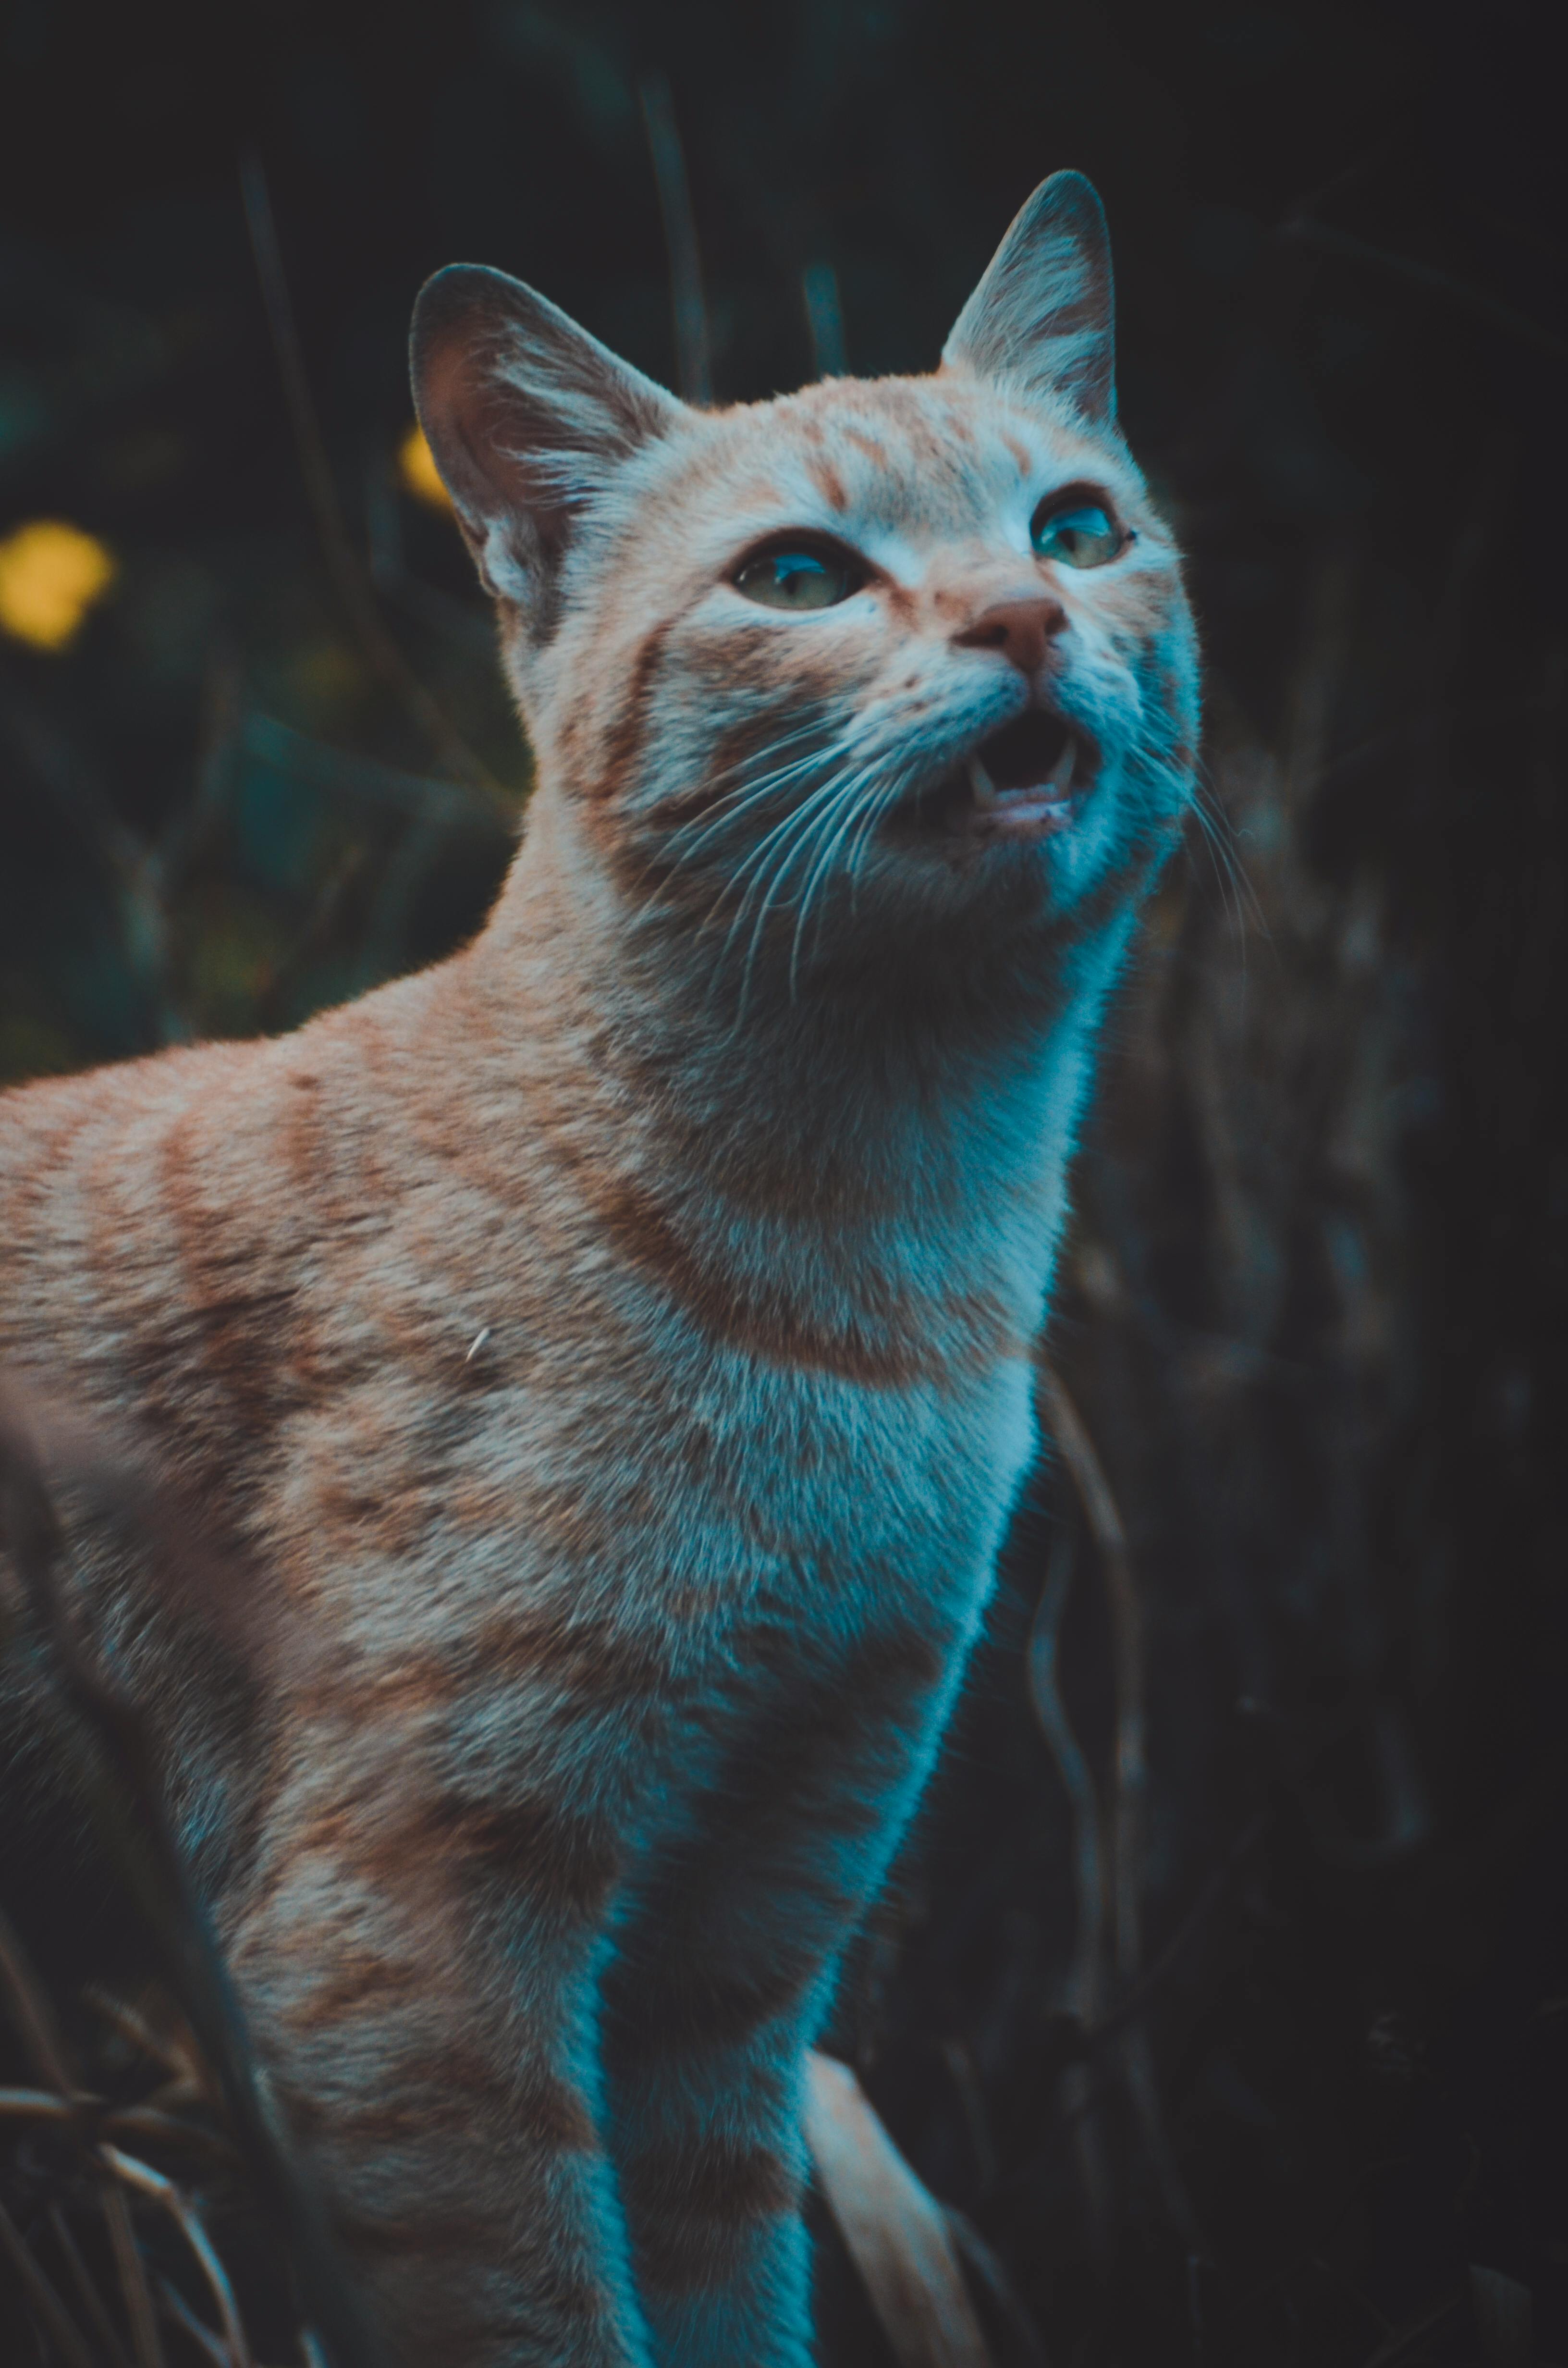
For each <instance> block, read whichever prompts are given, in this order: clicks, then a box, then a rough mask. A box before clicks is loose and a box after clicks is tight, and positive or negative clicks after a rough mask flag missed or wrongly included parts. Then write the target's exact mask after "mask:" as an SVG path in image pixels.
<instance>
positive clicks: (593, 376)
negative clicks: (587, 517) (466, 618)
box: [410, 263, 683, 632]
mask: <svg viewBox="0 0 1568 2368" xmlns="http://www.w3.org/2000/svg"><path fill="white" fill-rule="evenodd" d="M410 369H411V375H412V378H413V381H414V403H415V410H416V411H417V413H418V415H419V424H420V426H421V427H423V429H424V430H425V436H426V441H427V443H428V444H429V447H430V450H431V452H432V453H433V454H434V456H435V461H436V466H437V469H438V470H439V471H440V472H441V479H442V482H443V484H445V485H446V488H447V491H448V492H449V494H450V495H451V497H452V507H453V509H454V510H455V511H456V513H457V519H458V524H459V526H460V528H461V529H462V535H463V540H464V541H465V542H466V543H467V544H468V547H469V549H470V551H471V552H472V553H473V559H474V564H475V566H476V567H477V568H478V570H479V574H480V579H481V581H482V582H483V585H484V586H485V588H486V589H487V590H488V591H489V592H490V593H491V594H492V595H493V596H494V598H496V599H497V600H504V601H506V602H508V603H509V604H510V605H511V606H513V607H515V608H517V609H521V610H522V611H523V612H524V614H525V615H526V616H527V618H528V623H529V625H530V626H531V627H532V629H533V630H534V631H535V632H547V631H548V630H549V627H550V625H551V622H552V621H553V616H554V609H555V577H556V573H557V570H558V568H559V565H560V562H561V559H562V554H563V552H565V549H566V546H567V544H568V543H569V541H571V537H572V531H573V525H574V519H575V517H576V514H577V513H578V512H579V511H580V510H581V509H582V508H583V507H584V506H585V504H586V503H588V502H590V501H592V499H593V497H594V495H596V493H597V492H599V491H600V490H601V489H602V488H603V486H604V485H605V484H607V483H608V480H609V479H610V477H612V476H613V475H614V473H615V471H616V469H617V468H618V467H619V465H620V463H621V462H623V461H627V460H629V459H630V458H631V455H632V453H634V452H635V451H636V450H638V448H639V447H640V446H641V445H642V444H645V443H646V442H647V441H648V440H649V438H652V437H655V436H663V435H665V434H667V433H668V431H669V429H670V428H671V427H674V426H675V424H676V420H677V419H678V418H679V417H680V416H681V412H682V409H683V406H682V405H681V404H679V403H678V402H677V401H676V397H675V396H674V395H673V394H667V393H665V390H664V388H663V387H662V386H655V384H654V383H653V380H652V379H648V378H644V377H643V376H642V372H641V371H640V370H633V369H631V366H630V364H629V363H626V362H623V361H621V360H619V359H618V358H617V357H616V356H615V355H614V354H612V353H611V352H610V350H609V348H608V347H607V346H601V345H600V343H599V341H598V339H597V337H591V336H589V335H588V333H587V331H586V330H585V329H580V328H579V327H578V326H577V324H576V323H575V321H573V320H571V319H569V318H568V316H567V315H566V314H565V313H562V311H561V309H560V307H559V306H558V305H555V304H552V303H551V302H550V301H549V299H548V298H547V297H544V296H540V295H538V294H537V293H536V292H535V290H533V289H531V288H528V287H525V286H524V284H523V282H522V281H521V280H520V279H508V277H507V275H506V272H504V271H491V270H488V269H487V268H485V267H484V266H483V265H482V264H477V263H454V264H451V265H449V267H448V268H447V269H446V270H445V271H437V274H436V276H435V278H434V279H427V280H426V283H425V285H424V287H423V288H422V289H421V290H420V291H419V299H418V302H416V304H415V308H414V329H413V335H412V337H411V339H410Z"/></svg>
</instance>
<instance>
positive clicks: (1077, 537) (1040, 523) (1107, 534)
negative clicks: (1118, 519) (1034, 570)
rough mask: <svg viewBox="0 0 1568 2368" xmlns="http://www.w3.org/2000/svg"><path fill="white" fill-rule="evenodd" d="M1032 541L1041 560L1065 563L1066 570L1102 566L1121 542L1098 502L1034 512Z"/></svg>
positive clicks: (1121, 539) (1111, 522) (1031, 530)
mask: <svg viewBox="0 0 1568 2368" xmlns="http://www.w3.org/2000/svg"><path fill="white" fill-rule="evenodd" d="M1030 535H1031V539H1032V541H1033V543H1034V547H1035V549H1036V551H1037V552H1039V553H1040V557H1041V558H1042V559H1060V560H1064V561H1065V562H1066V564H1067V565H1068V566H1069V567H1103V566H1104V565H1105V563H1106V561H1107V560H1108V559H1114V558H1115V557H1116V555H1117V553H1118V552H1119V551H1120V549H1121V547H1122V542H1123V537H1122V534H1121V530H1120V529H1119V527H1117V526H1116V525H1115V524H1114V523H1113V521H1112V520H1111V518H1109V517H1108V515H1107V513H1106V512H1105V511H1104V510H1103V509H1101V507H1099V505H1098V503H1097V502H1071V503H1068V504H1067V505H1066V506H1065V507H1062V509H1058V510H1046V509H1041V510H1040V511H1038V512H1037V513H1036V516H1035V521H1034V525H1033V527H1032V528H1031V529H1030Z"/></svg>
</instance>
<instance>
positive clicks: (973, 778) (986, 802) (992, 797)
mask: <svg viewBox="0 0 1568 2368" xmlns="http://www.w3.org/2000/svg"><path fill="white" fill-rule="evenodd" d="M969 785H970V788H971V790H972V791H974V803H975V804H976V805H977V806H984V807H987V808H989V807H991V806H994V805H995V804H996V803H998V801H997V795H996V784H995V782H994V780H992V778H991V776H990V774H989V773H988V772H987V771H986V769H985V764H984V760H983V757H981V756H980V755H979V754H978V753H976V754H975V755H974V756H972V757H971V758H970V760H969Z"/></svg>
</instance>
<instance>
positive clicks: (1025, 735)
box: [964, 709, 1078, 837]
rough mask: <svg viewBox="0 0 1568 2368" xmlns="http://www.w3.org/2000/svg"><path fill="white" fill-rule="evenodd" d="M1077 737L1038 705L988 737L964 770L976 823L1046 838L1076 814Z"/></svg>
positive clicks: (973, 824)
mask: <svg viewBox="0 0 1568 2368" xmlns="http://www.w3.org/2000/svg"><path fill="white" fill-rule="evenodd" d="M1077 757H1078V742H1077V738H1076V735H1075V734H1074V732H1073V729H1072V727H1071V725H1069V724H1067V723H1063V722H1062V718H1061V717H1060V716H1059V715H1050V714H1046V713H1044V712H1040V710H1038V709H1037V710H1035V711H1033V712H1030V713H1029V714H1028V715H1020V716H1019V717H1017V720H1016V722H1014V723H1007V724H1004V726H1003V728H1002V730H1001V731H1000V732H993V733H992V734H991V735H990V737H989V738H988V739H986V740H983V741H982V742H981V744H980V746H979V747H978V748H977V749H976V750H975V751H974V754H973V755H972V756H971V757H970V759H969V761H968V763H967V765H966V767H965V768H964V769H965V771H966V773H967V775H968V779H969V787H970V794H971V798H972V800H973V805H972V808H971V828H972V829H979V830H983V831H985V832H986V833H988V834H992V833H994V834H999V835H1002V836H1006V837H1025V836H1028V837H1042V836H1044V834H1045V833H1047V832H1048V831H1054V830H1062V829H1064V828H1065V827H1066V825H1068V824H1069V823H1070V822H1071V821H1072V819H1073V768H1074V764H1075V762H1076V761H1077Z"/></svg>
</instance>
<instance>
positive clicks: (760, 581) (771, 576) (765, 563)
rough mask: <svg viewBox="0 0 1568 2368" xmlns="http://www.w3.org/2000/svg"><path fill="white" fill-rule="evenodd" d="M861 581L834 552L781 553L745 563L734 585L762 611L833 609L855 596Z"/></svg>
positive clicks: (770, 553)
mask: <svg viewBox="0 0 1568 2368" xmlns="http://www.w3.org/2000/svg"><path fill="white" fill-rule="evenodd" d="M861 580H862V579H861V578H860V577H859V576H858V575H857V574H856V571H855V569H854V567H853V566H852V565H851V564H850V562H849V560H848V559H847V558H844V559H841V558H840V557H839V556H838V554H837V552H832V551H795V550H790V549H784V550H779V551H768V552H764V553H763V555H762V557H761V558H760V559H748V560H747V562H746V564H745V565H744V567H743V568H742V569H741V572H740V574H739V575H737V576H736V577H735V579H734V585H735V589H736V591H737V592H740V593H742V594H744V597H745V598H746V599H748V600H755V601H756V603H757V604H758V606H759V607H760V608H764V609H832V608H835V607H836V606H837V604H838V602H839V601H840V600H847V599H848V598H849V595H850V594H851V592H858V590H859V588H860V583H861Z"/></svg>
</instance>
